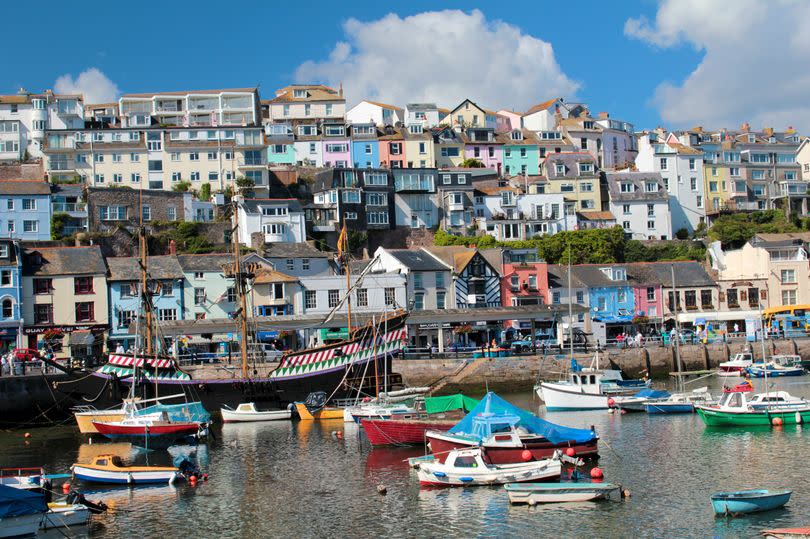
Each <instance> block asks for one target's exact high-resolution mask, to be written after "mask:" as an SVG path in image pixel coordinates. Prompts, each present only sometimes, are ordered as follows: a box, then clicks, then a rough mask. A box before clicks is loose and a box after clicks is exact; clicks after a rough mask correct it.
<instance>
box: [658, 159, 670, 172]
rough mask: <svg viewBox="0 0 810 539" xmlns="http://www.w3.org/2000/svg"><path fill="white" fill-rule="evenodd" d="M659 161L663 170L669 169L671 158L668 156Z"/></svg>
mask: <svg viewBox="0 0 810 539" xmlns="http://www.w3.org/2000/svg"><path fill="white" fill-rule="evenodd" d="M658 163H659V168H660V169H661V170H669V160H668V159H667V158H666V157H662V158H661V159H659V161H658Z"/></svg>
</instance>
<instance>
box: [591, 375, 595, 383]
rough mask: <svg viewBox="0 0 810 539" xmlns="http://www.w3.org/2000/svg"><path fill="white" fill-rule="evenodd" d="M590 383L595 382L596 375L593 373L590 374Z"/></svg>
mask: <svg viewBox="0 0 810 539" xmlns="http://www.w3.org/2000/svg"><path fill="white" fill-rule="evenodd" d="M591 383H592V384H595V383H596V375H595V374H592V375H591Z"/></svg>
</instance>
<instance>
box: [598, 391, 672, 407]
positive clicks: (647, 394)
mask: <svg viewBox="0 0 810 539" xmlns="http://www.w3.org/2000/svg"><path fill="white" fill-rule="evenodd" d="M671 396H672V395H670V393H669V392H668V391H660V390H656V389H650V388H645V389H642V390H641V391H639V392H638V393H635V394H633V395H628V396H616V397H611V398H609V399H608V406H609V407H610V408H616V409H619V410H623V411H625V412H643V411H645V406H646V405H647V404H648V403H651V402H657V401H663V400H666V399H668V398H669V397H671Z"/></svg>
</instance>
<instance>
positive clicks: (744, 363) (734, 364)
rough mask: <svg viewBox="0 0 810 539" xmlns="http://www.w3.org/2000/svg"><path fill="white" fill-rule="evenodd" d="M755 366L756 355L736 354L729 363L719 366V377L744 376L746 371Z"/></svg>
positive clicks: (748, 353)
mask: <svg viewBox="0 0 810 539" xmlns="http://www.w3.org/2000/svg"><path fill="white" fill-rule="evenodd" d="M753 364H754V355H753V354H752V353H750V352H739V353H736V354H734V356H732V358H731V359H730V360H729V361H724V362H723V363H721V364H720V365H718V371H717V376H742V375H744V374H745V369H747V368H748V367H750V366H751V365H753Z"/></svg>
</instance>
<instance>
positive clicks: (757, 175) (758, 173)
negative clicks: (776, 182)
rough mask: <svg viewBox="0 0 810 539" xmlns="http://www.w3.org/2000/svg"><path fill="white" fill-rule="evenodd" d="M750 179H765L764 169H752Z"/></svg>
mask: <svg viewBox="0 0 810 539" xmlns="http://www.w3.org/2000/svg"><path fill="white" fill-rule="evenodd" d="M751 179H752V180H764V179H765V171H764V170H759V169H756V170H752V171H751Z"/></svg>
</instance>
